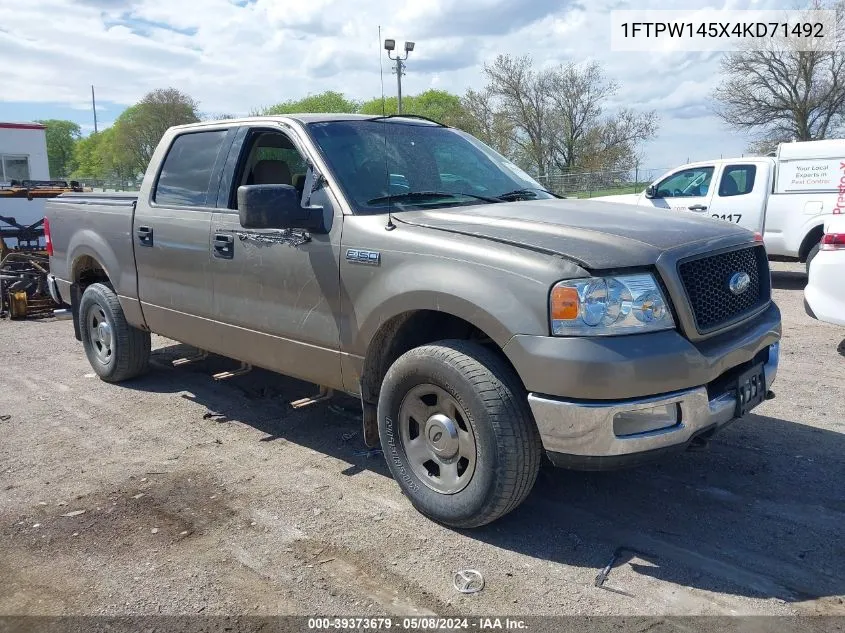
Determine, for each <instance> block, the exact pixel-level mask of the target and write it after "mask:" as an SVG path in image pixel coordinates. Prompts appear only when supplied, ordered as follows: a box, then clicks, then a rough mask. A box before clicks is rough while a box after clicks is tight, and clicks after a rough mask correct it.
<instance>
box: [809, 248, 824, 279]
mask: <svg viewBox="0 0 845 633" xmlns="http://www.w3.org/2000/svg"><path fill="white" fill-rule="evenodd" d="M821 247H822V245H821V242H819V243H818V244H816V245H815V246H814V247H813V248H811V249H810V252H809V253H807V274H808V275H809V274H810V263H811V262H812V261H813V258H814V257H815V256H816V255H818V254H819V250H820V249H821Z"/></svg>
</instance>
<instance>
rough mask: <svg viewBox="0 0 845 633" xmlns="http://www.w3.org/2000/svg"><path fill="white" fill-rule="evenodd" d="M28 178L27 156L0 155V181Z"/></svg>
mask: <svg viewBox="0 0 845 633" xmlns="http://www.w3.org/2000/svg"><path fill="white" fill-rule="evenodd" d="M13 180H29V156H15V155H13V154H3V155H2V156H0V182H11V181H13Z"/></svg>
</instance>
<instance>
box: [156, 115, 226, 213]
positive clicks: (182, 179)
mask: <svg viewBox="0 0 845 633" xmlns="http://www.w3.org/2000/svg"><path fill="white" fill-rule="evenodd" d="M227 133H228V130H225V129H224V130H208V131H205V132H189V133H186V134H182V135H180V136H177V137H176V139H175V140H174V141H173V143H172V144H171V146H170V149H169V150H168V152H167V156H166V157H165V159H164V164H163V165H162V167H161V171H160V172H159V175H158V180H157V181H156V186H155V190H154V194H153V201H154V202H155V203H156V204H158V205H162V206H177V207H213V206H215V204H216V202H217V185H218V184H219V183H216V182H215V183H212V176H213V174H214V167H215V164H216V163H217V159H218V155H219V154H220V151H221V149H222V148H223V145H224V141H225V139H226V135H227Z"/></svg>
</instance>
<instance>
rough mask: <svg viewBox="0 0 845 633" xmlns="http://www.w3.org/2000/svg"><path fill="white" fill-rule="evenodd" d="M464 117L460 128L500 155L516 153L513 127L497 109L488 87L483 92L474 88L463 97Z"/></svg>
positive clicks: (458, 123) (494, 98)
mask: <svg viewBox="0 0 845 633" xmlns="http://www.w3.org/2000/svg"><path fill="white" fill-rule="evenodd" d="M461 107H462V115H461V120H460V121H458V122H457V125H458V127H460V128H462V129H464V130H466V131H467V132H469V133H470V134H472V135H474V136H476V137H478V138H479V139H481V140H482V141H484V142H485V143H486V144H487V145H489V146H490V147H492V148H493V149H495V150H496V151H497V152H499V153H500V154H503V155H505V156H512V155H513V154H514V153H515V148H514V143H513V136H514V130H513V125H512V124H511V122H510V121H509V120H508V117H507V116H505V114H504V113H502V112H500V111H499V110H498V109H497V107H496V96H495V95H494V94H493V91H492V90H491V88H490V87H489V86H488V87H486V88H484V89H483V90H481V91H475V90H473V89H472V88H470V89H469V90H467V92H466V94H465V95H464V96H463V97H461Z"/></svg>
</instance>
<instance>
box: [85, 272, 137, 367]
mask: <svg viewBox="0 0 845 633" xmlns="http://www.w3.org/2000/svg"><path fill="white" fill-rule="evenodd" d="M79 326H80V331H81V333H82V345H83V347H84V348H85V354H86V356H88V362H89V363H91V367H93V368H94V371H95V372H96V373H97V375H98V376H99V377H100V378H102V379H103V380H105V381H106V382H120V381H122V380H129V379H130V378H135V377H136V376H139V375H141V374H142V373H144V372H145V371H146V369H147V364H148V362H149V359H150V333H149V332H144V331H143V330H139V329H138V328H135V327H132V326H131V325H129V324H128V323H127V322H126V317H125V316H124V314H123V308H121V307H120V301H118V299H117V295H116V294H115V292H114V290H112V288H111V286H109V285H107V284H101V283H97V284H91V285H90V286H88V287H87V288H86V289H85V292H84V293H83V294H82V299H81V300H80V302H79Z"/></svg>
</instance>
